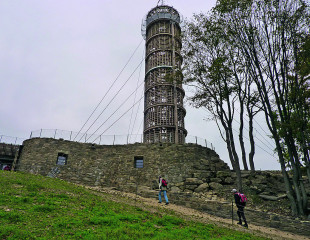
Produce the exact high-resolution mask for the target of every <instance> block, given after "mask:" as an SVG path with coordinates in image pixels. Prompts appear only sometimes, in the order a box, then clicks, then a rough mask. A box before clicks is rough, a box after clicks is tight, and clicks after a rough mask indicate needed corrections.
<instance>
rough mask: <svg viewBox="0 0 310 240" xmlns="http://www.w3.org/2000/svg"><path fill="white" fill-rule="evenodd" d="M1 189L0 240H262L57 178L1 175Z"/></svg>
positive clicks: (20, 174)
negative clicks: (145, 207) (117, 199)
mask: <svg viewBox="0 0 310 240" xmlns="http://www.w3.org/2000/svg"><path fill="white" fill-rule="evenodd" d="M0 189H1V190H0V239H7V240H9V239H165V240H166V239H174V240H175V239H178V240H179V239H238V240H240V239H265V238H260V237H257V236H253V235H250V234H248V233H243V232H238V231H235V230H231V229H226V228H221V227H218V226H215V225H213V224H202V223H199V222H191V221H186V220H184V219H182V218H179V217H177V216H176V215H175V214H174V213H173V212H167V211H166V210H164V209H161V210H160V209H159V210H158V211H152V212H148V211H144V210H142V209H141V208H137V207H135V206H130V205H127V204H124V203H116V202H113V201H110V200H109V199H111V198H110V197H109V196H108V195H104V194H97V193H96V194H95V193H94V192H93V191H91V190H88V189H85V188H83V187H79V186H76V185H73V184H70V183H67V182H64V181H61V180H59V179H51V178H47V177H42V176H35V175H31V174H25V173H16V172H7V171H0ZM105 196H106V197H105Z"/></svg>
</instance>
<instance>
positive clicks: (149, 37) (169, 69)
mask: <svg viewBox="0 0 310 240" xmlns="http://www.w3.org/2000/svg"><path fill="white" fill-rule="evenodd" d="M181 23H182V19H181V15H180V14H179V13H178V11H177V10H176V9H174V8H173V7H170V6H167V5H164V4H162V5H158V6H156V7H155V8H153V9H151V10H150V11H149V12H148V14H147V15H146V16H145V18H144V19H143V22H142V28H141V31H142V36H143V38H144V39H145V79H144V131H143V141H144V142H145V143H156V142H169V143H184V142H185V137H186V135H187V131H186V129H185V126H184V117H185V115H186V111H185V108H184V107H183V98H184V95H185V92H184V90H183V88H182V77H183V76H182V73H181V64H182V57H181V47H182V43H181V27H180V24H181Z"/></svg>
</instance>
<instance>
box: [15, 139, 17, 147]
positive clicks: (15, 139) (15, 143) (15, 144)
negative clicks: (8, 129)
mask: <svg viewBox="0 0 310 240" xmlns="http://www.w3.org/2000/svg"><path fill="white" fill-rule="evenodd" d="M16 142H17V137H16V138H15V145H16Z"/></svg>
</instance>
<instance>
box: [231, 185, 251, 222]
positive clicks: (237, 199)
mask: <svg viewBox="0 0 310 240" xmlns="http://www.w3.org/2000/svg"><path fill="white" fill-rule="evenodd" d="M231 192H232V193H233V194H234V198H235V203H236V206H237V208H238V210H237V215H238V217H239V222H238V224H239V225H242V219H243V221H244V225H243V226H244V227H246V228H247V227H248V223H247V221H246V218H245V215H244V207H245V204H246V203H245V202H242V201H241V197H240V195H239V192H238V191H237V190H236V189H233V190H232V191H231Z"/></svg>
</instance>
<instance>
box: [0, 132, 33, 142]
mask: <svg viewBox="0 0 310 240" xmlns="http://www.w3.org/2000/svg"><path fill="white" fill-rule="evenodd" d="M31 137H32V131H31V133H30V138H31ZM0 141H1V140H0Z"/></svg>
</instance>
